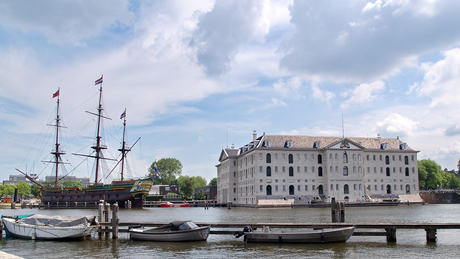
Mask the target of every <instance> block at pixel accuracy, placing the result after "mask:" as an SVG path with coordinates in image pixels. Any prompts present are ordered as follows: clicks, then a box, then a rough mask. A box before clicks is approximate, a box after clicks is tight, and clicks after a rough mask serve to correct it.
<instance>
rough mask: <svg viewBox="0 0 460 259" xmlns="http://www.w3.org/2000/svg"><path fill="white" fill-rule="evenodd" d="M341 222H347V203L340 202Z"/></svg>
mask: <svg viewBox="0 0 460 259" xmlns="http://www.w3.org/2000/svg"><path fill="white" fill-rule="evenodd" d="M340 222H342V223H344V222H345V203H343V202H340Z"/></svg>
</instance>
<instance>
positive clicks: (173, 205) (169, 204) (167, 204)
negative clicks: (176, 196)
mask: <svg viewBox="0 0 460 259" xmlns="http://www.w3.org/2000/svg"><path fill="white" fill-rule="evenodd" d="M160 207H162V208H181V207H190V204H188V203H172V202H169V201H167V202H162V203H160Z"/></svg>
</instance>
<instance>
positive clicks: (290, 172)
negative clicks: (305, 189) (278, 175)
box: [289, 166, 294, 176]
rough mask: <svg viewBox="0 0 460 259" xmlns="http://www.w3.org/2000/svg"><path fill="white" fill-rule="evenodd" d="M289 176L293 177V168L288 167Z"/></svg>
mask: <svg viewBox="0 0 460 259" xmlns="http://www.w3.org/2000/svg"><path fill="white" fill-rule="evenodd" d="M289 176H294V167H292V166H290V167H289Z"/></svg>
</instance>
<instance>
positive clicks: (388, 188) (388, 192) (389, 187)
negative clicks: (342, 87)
mask: <svg viewBox="0 0 460 259" xmlns="http://www.w3.org/2000/svg"><path fill="white" fill-rule="evenodd" d="M387 194H391V185H387Z"/></svg>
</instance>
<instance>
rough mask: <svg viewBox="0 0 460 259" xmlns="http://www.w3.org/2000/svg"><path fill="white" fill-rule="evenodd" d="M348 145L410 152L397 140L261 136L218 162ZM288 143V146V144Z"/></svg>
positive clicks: (224, 153)
mask: <svg viewBox="0 0 460 259" xmlns="http://www.w3.org/2000/svg"><path fill="white" fill-rule="evenodd" d="M345 142H346V143H350V144H352V145H354V146H356V147H357V148H359V149H366V150H375V151H377V150H386V151H411V152H418V151H415V150H413V149H411V148H410V147H409V146H408V145H407V144H406V143H405V142H403V141H401V140H400V139H399V138H381V137H377V138H356V137H346V138H343V137H317V136H293V135H265V134H264V135H262V136H260V137H259V138H257V139H256V140H254V141H252V142H250V143H248V144H246V145H244V146H243V147H241V148H239V149H234V148H232V149H228V148H227V149H223V150H222V152H221V155H220V158H219V161H223V160H225V159H227V158H229V157H237V156H239V155H241V154H244V153H246V152H248V151H251V150H253V149H283V148H287V147H289V148H292V149H319V150H321V149H330V148H332V147H333V146H335V145H337V144H340V143H345ZM288 143H289V144H288Z"/></svg>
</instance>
